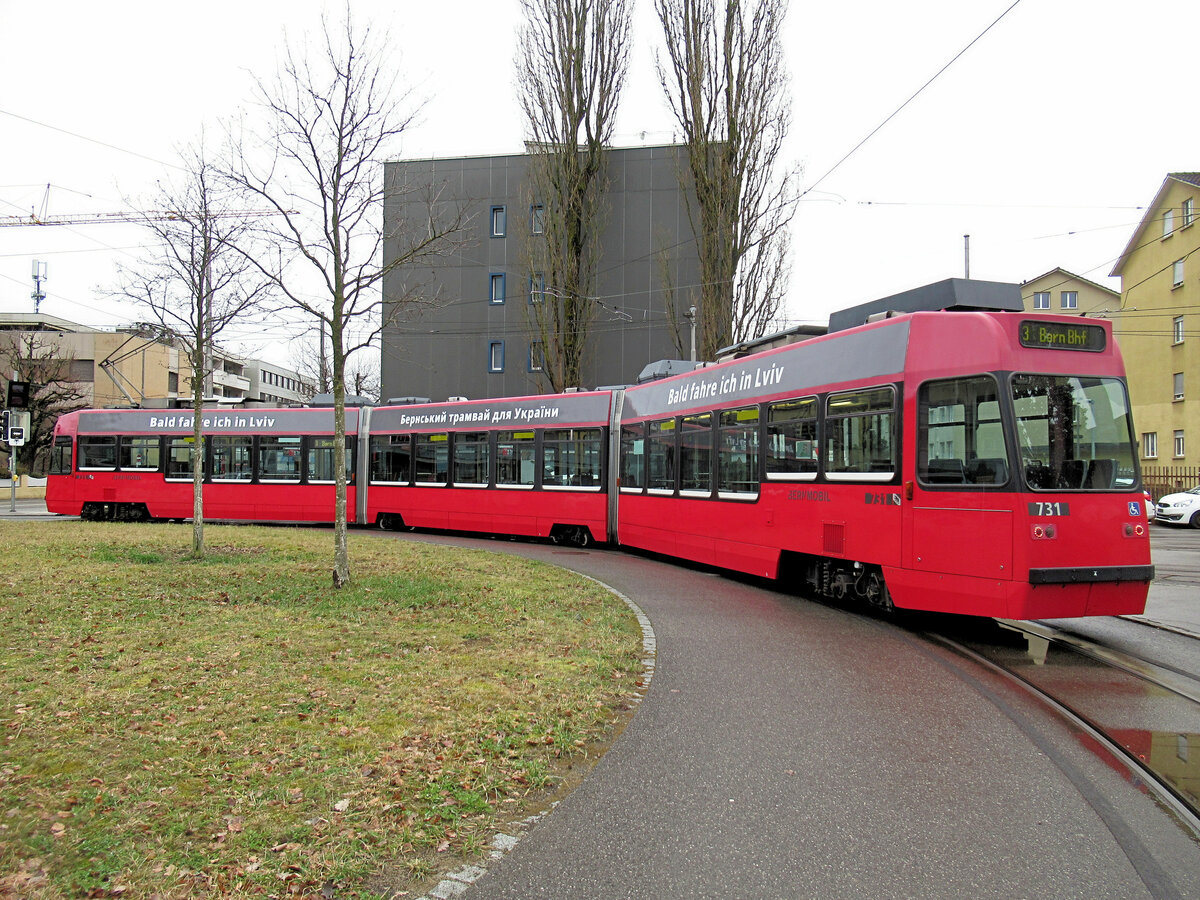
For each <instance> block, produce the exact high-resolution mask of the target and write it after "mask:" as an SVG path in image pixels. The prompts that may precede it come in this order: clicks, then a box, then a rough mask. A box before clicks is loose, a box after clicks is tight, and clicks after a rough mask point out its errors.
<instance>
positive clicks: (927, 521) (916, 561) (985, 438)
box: [904, 375, 1013, 581]
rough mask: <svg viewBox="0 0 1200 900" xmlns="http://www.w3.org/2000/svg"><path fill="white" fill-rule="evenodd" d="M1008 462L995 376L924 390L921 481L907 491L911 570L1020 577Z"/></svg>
mask: <svg viewBox="0 0 1200 900" xmlns="http://www.w3.org/2000/svg"><path fill="white" fill-rule="evenodd" d="M1008 459H1009V455H1008V453H1007V451H1006V447H1005V440H1004V428H1003V425H1002V424H1001V418H1000V403H999V388H998V386H997V382H996V379H995V378H993V377H992V376H991V375H975V376H970V377H967V378H955V379H947V380H945V381H929V382H925V383H924V384H922V385H921V386H920V388H919V390H918V400H917V465H916V484H915V485H911V483H910V484H909V485H906V488H905V493H906V497H905V510H906V516H905V535H906V540H905V542H904V543H905V551H904V552H905V556H906V562H907V565H908V567H909V568H912V569H916V570H918V571H924V572H931V573H932V572H937V573H943V574H952V575H977V576H982V577H985V578H996V579H1001V580H1006V581H1007V580H1009V579H1011V578H1012V557H1013V534H1012V528H1013V512H1012V503H1011V498H1012V496H1013V495H1012V494H1011V493H1009V492H1007V491H1006V490H1005V486H1006V485H1007V484H1008V483H1009V482H1010V479H1011V477H1012V472H1011V467H1010V466H1009V462H1008ZM910 489H911V496H907V495H908V493H909V491H910Z"/></svg>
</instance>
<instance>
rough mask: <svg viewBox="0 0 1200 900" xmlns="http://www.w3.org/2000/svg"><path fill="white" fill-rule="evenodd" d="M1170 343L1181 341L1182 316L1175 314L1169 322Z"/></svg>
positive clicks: (1180, 342) (1179, 342)
mask: <svg viewBox="0 0 1200 900" xmlns="http://www.w3.org/2000/svg"><path fill="white" fill-rule="evenodd" d="M1171 343H1172V344H1182V343H1183V316H1176V317H1175V318H1174V319H1173V320H1172V322H1171Z"/></svg>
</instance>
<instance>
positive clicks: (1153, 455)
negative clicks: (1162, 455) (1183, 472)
mask: <svg viewBox="0 0 1200 900" xmlns="http://www.w3.org/2000/svg"><path fill="white" fill-rule="evenodd" d="M1142 458H1143V459H1158V432H1157V431H1144V432H1142Z"/></svg>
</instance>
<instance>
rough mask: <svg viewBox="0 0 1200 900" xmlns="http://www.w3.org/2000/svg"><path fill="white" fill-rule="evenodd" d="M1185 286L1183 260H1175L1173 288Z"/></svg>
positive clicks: (1172, 272) (1172, 273)
mask: <svg viewBox="0 0 1200 900" xmlns="http://www.w3.org/2000/svg"><path fill="white" fill-rule="evenodd" d="M1182 286H1183V260H1182V259H1177V260H1175V265H1173V266H1172V267H1171V287H1173V288H1177V287H1182Z"/></svg>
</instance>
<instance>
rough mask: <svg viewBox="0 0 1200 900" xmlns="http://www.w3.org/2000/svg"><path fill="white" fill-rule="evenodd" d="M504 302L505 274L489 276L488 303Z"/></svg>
mask: <svg viewBox="0 0 1200 900" xmlns="http://www.w3.org/2000/svg"><path fill="white" fill-rule="evenodd" d="M503 302H504V273H503V272H493V273H492V274H491V275H490V276H488V303H503Z"/></svg>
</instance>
